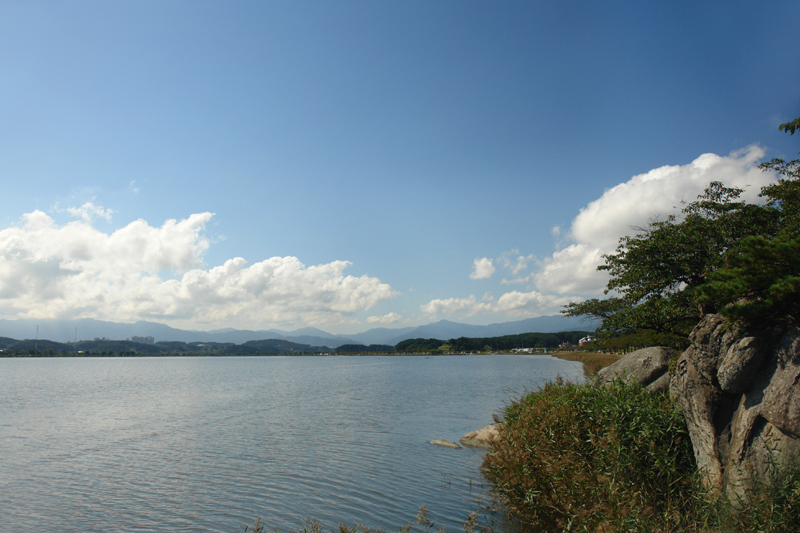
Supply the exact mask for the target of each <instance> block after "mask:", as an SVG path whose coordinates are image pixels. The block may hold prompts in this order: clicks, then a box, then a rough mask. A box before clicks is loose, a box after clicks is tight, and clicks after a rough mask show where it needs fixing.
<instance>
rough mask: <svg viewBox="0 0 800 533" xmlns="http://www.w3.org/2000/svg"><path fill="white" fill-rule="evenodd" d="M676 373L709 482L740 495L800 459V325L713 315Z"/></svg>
mask: <svg viewBox="0 0 800 533" xmlns="http://www.w3.org/2000/svg"><path fill="white" fill-rule="evenodd" d="M689 340H690V342H691V345H690V346H689V348H688V349H687V350H686V351H684V352H683V354H681V356H680V358H679V359H678V363H677V366H676V369H675V374H674V376H673V377H672V379H671V381H670V389H669V390H670V394H671V395H672V396H673V397H674V398H675V400H676V401H677V403H678V405H679V406H680V408H681V409H682V411H683V414H684V416H685V417H686V422H687V425H688V427H689V434H690V436H691V439H692V445H693V447H694V453H695V458H696V459H697V465H698V468H699V469H700V471H701V472H702V473H703V476H704V482H705V483H706V484H707V486H708V487H709V488H711V489H713V490H716V491H718V492H720V493H724V494H726V495H727V496H728V497H730V498H731V499H732V500H733V501H734V502H736V501H744V500H743V499H744V498H745V495H746V494H747V492H748V491H749V490H750V489H752V488H754V487H755V485H756V484H758V483H770V482H773V481H775V480H776V479H778V478H779V477H780V475H781V472H782V471H785V469H786V467H787V466H788V465H789V464H790V463H792V462H794V461H797V460H798V459H800V387H798V382H800V329H798V328H797V327H792V328H786V327H782V326H776V327H774V328H773V329H770V330H762V331H740V330H737V329H736V328H734V327H732V326H731V325H730V324H729V323H728V322H726V321H725V320H724V319H722V318H721V317H720V316H718V315H707V316H706V317H705V318H703V320H702V321H701V322H700V323H699V324H698V325H697V327H695V329H694V331H692V334H691V335H690V338H689Z"/></svg>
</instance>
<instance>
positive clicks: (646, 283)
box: [563, 182, 777, 344]
mask: <svg viewBox="0 0 800 533" xmlns="http://www.w3.org/2000/svg"><path fill="white" fill-rule="evenodd" d="M741 193H742V190H741V189H735V188H728V187H725V186H724V185H722V184H721V183H719V182H713V183H711V184H710V185H709V186H708V188H707V189H706V190H705V192H704V193H703V194H702V195H700V196H699V197H698V200H697V201H695V202H693V203H691V204H689V205H688V206H687V207H686V208H685V209H684V210H683V212H682V213H683V219H682V220H680V221H678V220H677V219H676V218H675V217H670V218H668V219H667V220H665V221H652V222H650V223H649V224H648V225H647V227H645V228H640V232H639V233H638V234H637V235H635V236H632V237H623V238H621V239H620V244H619V246H618V247H617V251H616V253H614V254H610V255H604V256H603V258H604V259H605V264H604V265H600V266H599V267H598V270H607V271H608V272H609V273H610V274H611V279H610V280H609V282H608V285H607V286H606V290H605V293H606V294H609V293H613V294H614V296H612V297H611V298H608V299H603V300H600V299H592V300H588V301H585V302H580V303H571V304H569V305H568V306H567V307H566V309H565V310H564V311H563V312H564V313H565V314H567V315H568V316H580V315H590V316H593V317H595V318H600V319H602V321H603V322H602V326H601V328H600V330H599V333H600V335H601V337H602V338H605V339H607V338H609V337H617V336H621V335H633V334H636V333H637V332H640V331H641V330H649V331H651V332H653V333H654V334H657V335H658V338H660V339H669V340H671V341H672V342H670V343H678V344H680V343H682V342H683V340H684V339H685V338H686V337H687V336H688V334H689V332H690V331H691V330H692V328H693V327H694V326H695V324H697V322H698V321H699V319H700V318H701V317H702V316H703V314H705V313H707V312H712V311H713V310H714V309H713V306H711V305H709V304H708V303H707V304H705V305H701V304H700V303H699V302H698V301H697V290H698V288H699V287H701V286H702V285H704V284H705V283H706V282H707V280H708V276H709V274H710V273H711V272H713V271H714V269H715V268H716V266H717V264H718V263H719V259H720V257H721V256H722V255H723V254H724V252H725V251H726V250H728V249H729V248H731V247H732V246H733V245H734V244H735V243H736V242H738V241H739V240H741V239H742V238H744V237H746V236H747V235H749V234H751V232H752V231H753V228H754V227H758V228H761V230H762V231H767V232H770V231H775V221H776V218H777V217H776V214H775V212H774V211H775V210H774V209H773V208H768V207H764V206H755V205H748V204H746V203H744V202H742V201H739V195H740V194H741Z"/></svg>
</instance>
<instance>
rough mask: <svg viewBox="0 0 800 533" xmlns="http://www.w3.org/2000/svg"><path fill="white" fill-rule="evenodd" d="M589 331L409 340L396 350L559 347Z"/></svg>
mask: <svg viewBox="0 0 800 533" xmlns="http://www.w3.org/2000/svg"><path fill="white" fill-rule="evenodd" d="M589 334H590V333H589V332H586V331H561V332H558V333H520V334H518V335H503V336H502V337H459V338H457V339H450V340H448V341H442V340H440V339H408V340H404V341H402V342H399V343H398V344H397V346H396V347H395V349H396V350H397V351H398V352H401V353H461V352H467V353H474V352H488V351H509V350H513V349H514V348H548V349H550V348H558V346H559V345H561V344H563V343H565V342H568V343H570V344H578V341H579V340H580V339H581V338H583V337H585V336H587V335H589Z"/></svg>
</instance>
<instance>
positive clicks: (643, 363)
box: [597, 346, 678, 392]
mask: <svg viewBox="0 0 800 533" xmlns="http://www.w3.org/2000/svg"><path fill="white" fill-rule="evenodd" d="M677 356H678V351H677V350H673V349H671V348H663V347H661V346H657V347H654V348H644V349H642V350H636V351H635V352H632V353H629V354H628V355H626V356H625V357H623V358H622V359H620V360H619V361H617V362H615V363H614V364H611V365H609V366H607V367H605V368H603V369H601V370H600V371H599V372H598V373H597V381H598V383H601V384H605V383H611V382H612V381H614V380H615V379H620V378H622V379H630V380H636V381H637V382H638V383H639V384H640V385H642V386H643V387H647V388H648V389H649V390H650V391H651V392H666V391H667V389H668V388H669V373H668V369H669V363H670V361H672V360H673V359H675V358H676V357H677Z"/></svg>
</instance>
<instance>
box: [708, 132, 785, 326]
mask: <svg viewBox="0 0 800 533" xmlns="http://www.w3.org/2000/svg"><path fill="white" fill-rule="evenodd" d="M798 121H800V118H799V119H795V121H794V123H795V124H796V123H797V122H798ZM790 124H791V123H790ZM781 129H782V130H784V131H791V133H794V131H795V127H792V128H789V127H787V124H782V125H781ZM760 166H761V168H762V169H765V170H774V171H776V172H778V173H779V174H780V175H781V179H780V180H779V181H778V183H775V184H773V185H769V186H767V187H764V188H763V189H762V192H761V196H763V197H766V198H767V199H768V201H767V206H768V208H771V209H773V210H775V212H776V213H777V214H778V220H777V228H778V230H777V231H776V232H775V233H774V235H763V234H762V235H752V236H748V237H746V238H744V239H742V240H741V241H740V242H739V243H737V245H736V246H735V247H733V248H732V249H731V250H729V251H728V252H727V253H726V254H725V257H724V259H723V262H722V265H721V266H720V268H718V269H717V270H716V271H715V272H714V273H713V274H712V275H711V276H710V279H709V283H708V284H707V285H706V286H704V287H703V288H702V289H701V290H700V293H699V297H698V299H699V301H700V302H701V303H708V304H711V305H714V306H717V307H719V309H720V312H721V313H722V314H723V315H724V316H726V317H728V318H730V319H733V320H739V321H742V322H747V323H750V324H761V323H767V322H775V321H776V320H783V321H788V322H797V320H798V319H800V160H797V159H795V160H794V161H789V162H786V161H784V160H782V159H773V160H772V161H769V162H768V163H763V164H762V165H760Z"/></svg>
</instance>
